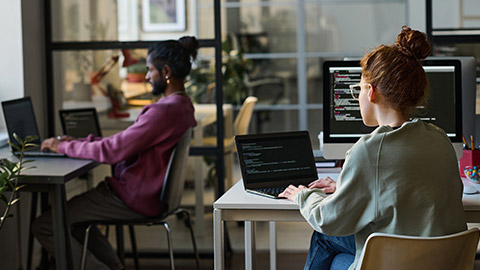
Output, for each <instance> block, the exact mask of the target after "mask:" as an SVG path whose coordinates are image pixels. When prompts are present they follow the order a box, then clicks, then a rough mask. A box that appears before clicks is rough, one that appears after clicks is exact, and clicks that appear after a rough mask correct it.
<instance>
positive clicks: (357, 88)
mask: <svg viewBox="0 0 480 270" xmlns="http://www.w3.org/2000/svg"><path fill="white" fill-rule="evenodd" d="M363 85H370V84H369V83H358V84H350V85H349V86H348V87H350V94H352V97H353V99H355V100H358V98H359V97H360V92H361V91H362V86H363Z"/></svg>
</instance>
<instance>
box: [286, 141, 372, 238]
mask: <svg viewBox="0 0 480 270" xmlns="http://www.w3.org/2000/svg"><path fill="white" fill-rule="evenodd" d="M371 150H372V149H370V151H367V147H366V146H365V144H364V143H357V144H356V145H355V146H354V147H353V148H352V150H351V151H350V153H349V154H348V155H347V159H346V162H345V164H344V167H343V170H342V172H341V174H340V176H339V178H338V180H337V190H336V191H335V193H333V194H331V195H329V196H327V195H326V194H325V193H323V192H322V191H321V190H319V189H303V190H301V191H300V192H299V193H298V194H297V196H296V197H295V202H296V203H297V204H298V205H299V208H300V212H301V213H302V215H303V217H304V218H305V219H306V220H307V222H308V223H309V224H310V225H311V226H312V227H313V229H315V230H316V231H319V232H322V233H325V234H327V235H332V236H346V235H351V234H355V233H357V232H358V231H360V230H362V229H363V228H365V227H366V226H368V224H369V223H370V222H372V221H374V219H375V214H376V201H377V198H376V197H377V195H376V191H375V190H376V182H377V179H376V173H375V172H376V160H377V155H376V154H375V153H374V152H375V150H374V151H371Z"/></svg>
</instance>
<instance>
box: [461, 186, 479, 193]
mask: <svg viewBox="0 0 480 270" xmlns="http://www.w3.org/2000/svg"><path fill="white" fill-rule="evenodd" d="M463 193H465V194H475V193H477V190H476V189H475V188H474V187H472V186H463Z"/></svg>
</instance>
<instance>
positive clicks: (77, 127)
mask: <svg viewBox="0 0 480 270" xmlns="http://www.w3.org/2000/svg"><path fill="white" fill-rule="evenodd" d="M59 115H60V123H61V124H62V132H63V135H68V136H71V137H74V138H84V137H87V136H88V135H90V134H93V135H95V137H101V136H102V133H101V130H100V124H99V121H98V116H97V110H96V109H95V108H82V109H64V110H60V111H59Z"/></svg>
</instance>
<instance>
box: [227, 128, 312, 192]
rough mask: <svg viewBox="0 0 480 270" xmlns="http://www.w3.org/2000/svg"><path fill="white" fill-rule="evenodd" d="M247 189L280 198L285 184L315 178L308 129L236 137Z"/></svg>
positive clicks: (299, 183)
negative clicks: (279, 195)
mask: <svg viewBox="0 0 480 270" xmlns="http://www.w3.org/2000/svg"><path fill="white" fill-rule="evenodd" d="M235 143H236V146H237V152H238V159H239V161H240V169H241V171H242V177H243V184H244V187H245V190H246V191H247V192H251V193H255V194H259V195H263V196H267V197H270V198H279V197H278V194H280V193H281V192H283V191H284V190H285V188H286V187H288V185H290V184H292V185H296V186H298V185H305V186H306V185H308V184H309V183H311V182H312V181H313V180H316V179H318V175H317V169H316V168H315V160H314V157H313V151H312V145H311V143H310V136H309V135H308V132H307V131H295V132H281V133H265V134H253V135H237V136H235Z"/></svg>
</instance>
